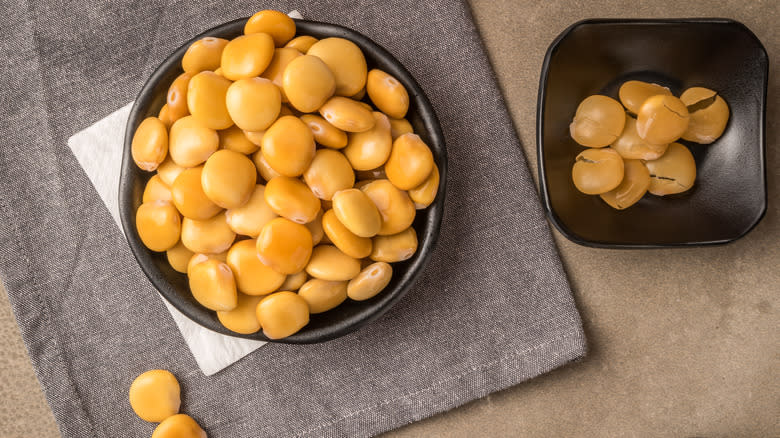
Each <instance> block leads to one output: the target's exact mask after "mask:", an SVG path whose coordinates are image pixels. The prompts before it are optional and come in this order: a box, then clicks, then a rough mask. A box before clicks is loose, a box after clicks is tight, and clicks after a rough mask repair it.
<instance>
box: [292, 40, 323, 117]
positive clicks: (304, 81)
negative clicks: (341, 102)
mask: <svg viewBox="0 0 780 438" xmlns="http://www.w3.org/2000/svg"><path fill="white" fill-rule="evenodd" d="M288 50H292V49H288ZM282 88H283V90H284V94H285V95H286V96H287V98H288V99H289V101H290V104H291V105H292V106H293V107H295V109H297V110H299V111H302V112H305V113H310V112H313V111H316V110H317V109H318V108H320V107H321V106H322V104H324V103H325V101H327V100H328V99H329V98H330V97H331V96H333V93H334V92H335V91H336V78H335V76H334V75H333V72H331V70H330V68H328V66H327V65H325V63H324V62H323V61H322V60H321V59H320V58H318V57H316V56H311V55H305V56H300V57H297V58H295V59H292V60H291V61H290V63H289V64H288V65H287V68H286V69H285V70H284V74H283V75H282Z"/></svg>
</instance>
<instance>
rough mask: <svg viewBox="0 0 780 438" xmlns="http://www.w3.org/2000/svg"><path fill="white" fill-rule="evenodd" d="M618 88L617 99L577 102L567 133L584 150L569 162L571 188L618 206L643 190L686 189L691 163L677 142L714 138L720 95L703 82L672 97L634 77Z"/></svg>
mask: <svg viewBox="0 0 780 438" xmlns="http://www.w3.org/2000/svg"><path fill="white" fill-rule="evenodd" d="M618 94H619V98H620V102H618V101H617V100H615V99H612V98H610V97H607V96H602V95H594V96H590V97H587V98H586V99H585V100H583V101H582V103H580V105H579V107H577V113H576V114H575V115H574V120H573V121H572V123H571V125H570V126H569V130H570V133H571V137H572V138H573V139H574V140H575V141H576V142H577V143H579V144H580V145H582V146H585V147H588V148H589V149H586V150H584V151H582V152H581V153H580V154H579V155H577V158H576V160H575V162H574V167H573V168H572V172H571V175H572V180H573V181H574V185H575V186H576V187H577V189H578V190H579V191H581V192H582V193H585V194H588V195H599V196H600V197H601V199H603V200H604V202H606V203H607V204H609V206H611V207H612V208H615V209H617V210H623V209H625V208H628V207H630V206H632V205H634V204H635V203H637V202H638V201H639V200H640V199H641V198H642V197H643V196H644V195H645V193H647V192H650V193H651V194H653V195H656V196H664V195H671V194H677V193H682V192H685V191H686V190H688V189H690V188H691V187H692V186H693V182H694V181H695V179H696V162H695V161H694V159H693V155H692V154H691V151H690V150H688V148H687V147H685V146H684V145H682V144H680V143H677V140H679V139H680V138H682V139H683V140H687V141H690V142H695V143H701V144H710V143H712V142H714V141H715V140H717V139H718V138H719V137H720V136H721V135H722V134H723V131H724V130H725V129H726V124H727V123H728V120H729V107H728V105H727V104H726V101H725V100H723V98H721V97H720V96H719V95H718V94H717V92H715V91H713V90H710V89H707V88H701V87H693V88H689V89H687V90H685V92H683V93H682V95H681V96H680V97H679V98H677V97H675V96H673V95H672V93H671V91H669V89H668V88H666V87H662V86H660V85H658V84H650V83H647V82H641V81H628V82H625V83H623V85H621V87H620V90H619V92H618Z"/></svg>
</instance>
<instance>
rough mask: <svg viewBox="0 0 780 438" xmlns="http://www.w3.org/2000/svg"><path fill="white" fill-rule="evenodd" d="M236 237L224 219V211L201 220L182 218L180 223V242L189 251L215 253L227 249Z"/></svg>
mask: <svg viewBox="0 0 780 438" xmlns="http://www.w3.org/2000/svg"><path fill="white" fill-rule="evenodd" d="M235 239H236V233H234V232H233V230H231V229H230V227H229V226H228V224H227V220H225V213H220V214H218V215H216V216H214V217H213V218H211V219H206V220H203V221H199V220H194V219H189V218H186V217H185V218H184V220H183V221H182V225H181V242H182V243H183V244H184V246H186V247H187V248H188V249H189V250H190V251H193V252H198V253H206V254H217V253H220V252H223V251H227V250H228V248H230V246H231V245H232V244H233V241H234V240H235Z"/></svg>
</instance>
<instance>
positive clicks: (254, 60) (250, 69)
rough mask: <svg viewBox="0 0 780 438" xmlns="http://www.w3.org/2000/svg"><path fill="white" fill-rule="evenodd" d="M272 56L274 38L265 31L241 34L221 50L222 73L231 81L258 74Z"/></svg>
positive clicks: (266, 65) (269, 61)
mask: <svg viewBox="0 0 780 438" xmlns="http://www.w3.org/2000/svg"><path fill="white" fill-rule="evenodd" d="M273 56H274V40H273V39H272V38H271V36H270V35H268V34H267V33H253V34H250V35H241V36H239V37H237V38H235V39H233V40H232V41H230V42H229V43H228V44H227V45H226V46H225V49H224V50H223V51H222V63H221V66H222V74H223V75H224V76H225V77H226V78H227V79H230V80H231V81H237V80H239V79H244V78H253V77H256V76H260V74H261V73H263V71H264V70H265V69H266V68H267V67H268V64H270V63H271V58H273Z"/></svg>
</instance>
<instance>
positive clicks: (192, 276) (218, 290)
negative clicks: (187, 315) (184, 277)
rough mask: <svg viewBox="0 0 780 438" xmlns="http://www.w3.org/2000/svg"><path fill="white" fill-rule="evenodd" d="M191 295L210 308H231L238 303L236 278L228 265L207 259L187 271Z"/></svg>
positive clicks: (223, 309)
mask: <svg viewBox="0 0 780 438" xmlns="http://www.w3.org/2000/svg"><path fill="white" fill-rule="evenodd" d="M189 283H190V291H192V296H193V297H194V298H195V300H197V301H198V303H200V304H201V305H202V306H203V307H205V308H207V309H210V310H222V311H225V310H233V309H235V308H236V306H237V305H238V292H237V291H236V280H235V277H234V276H233V271H231V270H230V266H228V265H227V264H226V263H223V262H220V261H219V260H214V259H209V260H206V261H204V262H201V263H198V264H196V265H194V266H192V269H190V271H189Z"/></svg>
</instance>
